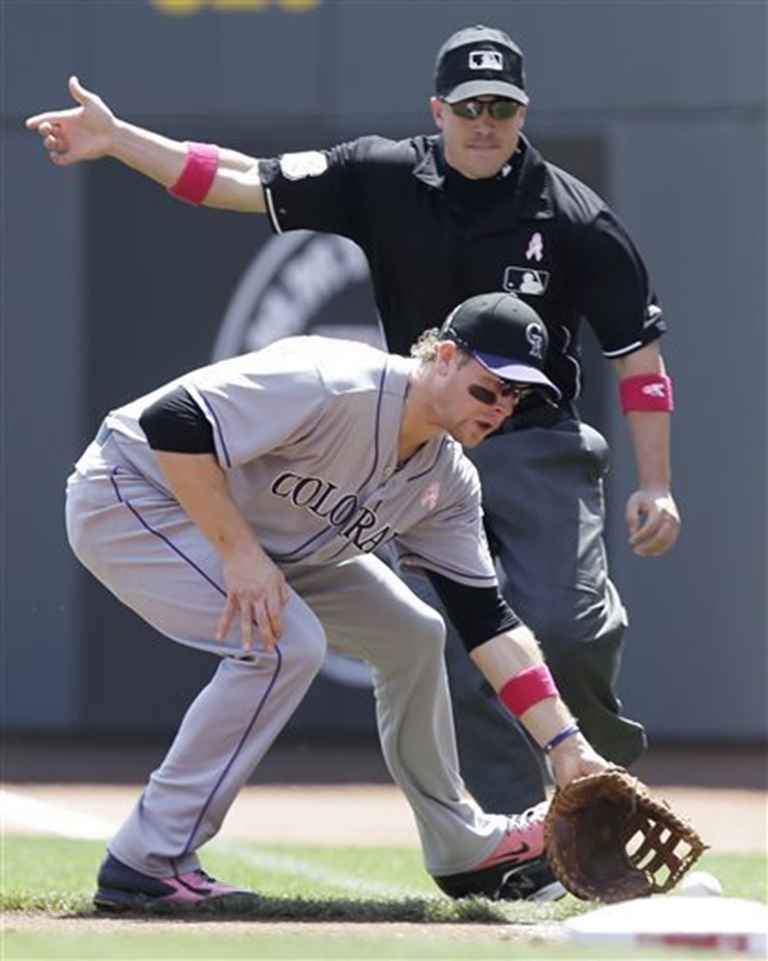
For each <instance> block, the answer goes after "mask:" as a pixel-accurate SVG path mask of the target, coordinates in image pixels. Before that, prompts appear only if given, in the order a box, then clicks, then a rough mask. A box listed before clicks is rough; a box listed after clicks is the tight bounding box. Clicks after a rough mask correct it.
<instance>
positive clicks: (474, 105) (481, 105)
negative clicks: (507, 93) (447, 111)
mask: <svg viewBox="0 0 768 961" xmlns="http://www.w3.org/2000/svg"><path fill="white" fill-rule="evenodd" d="M446 103H447V101H446ZM448 106H449V107H450V108H451V110H452V111H453V112H454V113H455V114H456V116H457V117H461V118H462V120H478V119H479V118H480V117H482V115H483V113H484V112H485V111H486V110H487V111H488V115H489V116H490V117H491V119H493V120H509V119H510V118H511V117H514V116H515V114H516V113H517V111H518V110H519V109H520V104H519V103H518V102H517V101H516V100H505V99H504V98H498V99H496V100H459V101H458V103H449V104H448Z"/></svg>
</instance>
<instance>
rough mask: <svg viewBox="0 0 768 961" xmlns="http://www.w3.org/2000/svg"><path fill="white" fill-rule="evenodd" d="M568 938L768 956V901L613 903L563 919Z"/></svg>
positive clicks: (647, 900) (692, 899)
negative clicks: (676, 946)
mask: <svg viewBox="0 0 768 961" xmlns="http://www.w3.org/2000/svg"><path fill="white" fill-rule="evenodd" d="M563 931H564V934H565V936H566V937H567V938H568V939H569V940H572V941H576V942H581V943H582V944H593V945H605V946H614V947H619V946H623V947H628V946H629V947H633V946H634V947H636V946H638V945H644V946H673V945H680V946H683V947H691V948H719V949H721V950H727V951H730V952H732V953H734V954H736V953H738V954H746V955H755V956H757V957H761V958H765V957H766V956H768V905H765V904H760V903H759V902H757V901H744V900H741V899H739V898H723V897H717V898H716V897H712V898H702V897H701V896H699V897H684V896H671V897H664V896H659V895H657V896H654V897H650V898H638V899H637V900H635V901H624V902H622V903H620V904H609V905H606V906H605V907H601V908H596V909H595V910H594V911H590V912H589V913H587V914H582V915H579V917H575V918H569V919H568V920H567V921H565V922H563Z"/></svg>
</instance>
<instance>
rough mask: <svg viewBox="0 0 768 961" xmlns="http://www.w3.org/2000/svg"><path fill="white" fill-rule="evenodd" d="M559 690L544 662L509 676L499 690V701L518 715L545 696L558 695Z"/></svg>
mask: <svg viewBox="0 0 768 961" xmlns="http://www.w3.org/2000/svg"><path fill="white" fill-rule="evenodd" d="M558 695H559V692H558V690H557V687H556V686H555V682H554V679H553V677H552V675H551V673H550V671H549V668H548V667H547V666H546V664H537V665H536V666H535V667H527V668H526V669H525V670H524V671H520V673H519V674H515V676H514V677H511V678H510V679H509V680H508V681H507V683H506V684H505V685H504V686H503V687H502V688H501V690H500V691H499V698H500V700H501V702H502V703H503V704H504V705H505V706H506V707H507V708H509V710H510V711H511V712H512V713H513V714H514V715H515V717H520V715H521V714H525V712H526V711H527V710H528V708H531V707H533V705H534V704H538V703H539V701H543V700H544V698H546V697H558Z"/></svg>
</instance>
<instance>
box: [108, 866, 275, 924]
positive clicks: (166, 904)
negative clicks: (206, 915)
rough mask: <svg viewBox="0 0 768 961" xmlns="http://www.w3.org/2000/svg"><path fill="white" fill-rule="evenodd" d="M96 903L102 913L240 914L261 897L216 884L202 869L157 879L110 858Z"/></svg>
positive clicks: (227, 885) (218, 882)
mask: <svg viewBox="0 0 768 961" xmlns="http://www.w3.org/2000/svg"><path fill="white" fill-rule="evenodd" d="M97 883H98V890H97V891H96V894H95V895H94V897H93V903H94V904H95V905H96V907H97V908H98V909H99V910H100V911H112V912H121V911H122V912H125V911H152V910H160V911H168V910H173V909H177V908H185V909H191V910H197V909H201V908H204V909H207V908H212V909H213V908H217V909H219V910H223V911H226V910H238V911H241V910H243V908H245V907H247V906H249V905H255V904H257V903H258V901H259V897H258V895H257V894H253V893H252V892H250V891H243V890H242V889H240V888H234V887H232V886H231V885H229V884H224V883H222V882H221V881H215V880H214V879H213V878H212V877H209V876H208V875H207V874H206V873H205V871H203V870H202V869H200V868H198V869H197V870H196V871H190V872H188V873H187V874H175V875H170V876H169V877H164V878H155V877H152V876H151V875H149V874H142V873H141V872H140V871H134V869H133V868H130V867H128V865H127V864H123V862H122V861H118V859H117V858H116V857H115V856H114V855H112V854H108V855H107V857H106V858H105V860H104V862H103V863H102V865H101V868H100V869H99V875H98V879H97Z"/></svg>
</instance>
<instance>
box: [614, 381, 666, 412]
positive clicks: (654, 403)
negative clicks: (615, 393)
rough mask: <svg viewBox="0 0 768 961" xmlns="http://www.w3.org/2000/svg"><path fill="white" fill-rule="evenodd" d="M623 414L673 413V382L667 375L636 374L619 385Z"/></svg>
mask: <svg viewBox="0 0 768 961" xmlns="http://www.w3.org/2000/svg"><path fill="white" fill-rule="evenodd" d="M619 397H620V398H621V412H622V413H623V414H626V413H627V412H628V411H630V410H661V411H673V410H674V409H675V402H674V398H673V396H672V380H671V378H669V377H668V376H667V375H666V374H636V375H635V376H634V377H625V378H624V380H622V381H621V382H620V384H619Z"/></svg>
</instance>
